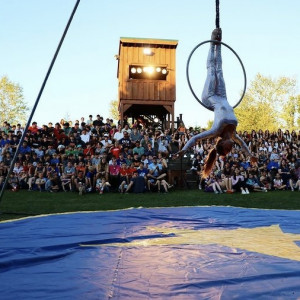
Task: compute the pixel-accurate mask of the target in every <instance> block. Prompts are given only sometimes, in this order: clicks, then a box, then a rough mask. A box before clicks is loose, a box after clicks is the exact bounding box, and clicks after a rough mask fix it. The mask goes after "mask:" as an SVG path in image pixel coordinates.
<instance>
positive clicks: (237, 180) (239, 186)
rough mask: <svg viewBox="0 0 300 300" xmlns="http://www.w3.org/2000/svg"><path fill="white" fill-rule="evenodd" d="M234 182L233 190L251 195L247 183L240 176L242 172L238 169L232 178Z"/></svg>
mask: <svg viewBox="0 0 300 300" xmlns="http://www.w3.org/2000/svg"><path fill="white" fill-rule="evenodd" d="M231 180H232V188H233V189H234V190H235V191H237V192H241V193H242V194H243V195H244V194H249V190H248V188H247V186H246V181H245V178H244V176H243V175H241V174H240V170H239V169H238V168H236V169H235V171H234V175H233V176H231Z"/></svg>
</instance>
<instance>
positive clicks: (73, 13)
mask: <svg viewBox="0 0 300 300" xmlns="http://www.w3.org/2000/svg"><path fill="white" fill-rule="evenodd" d="M79 2H80V0H77V2H76V4H75V6H74V8H73V11H72V13H71V16H70V18H69V21H68V23H67V25H66V27H65V30H64V33H63V35H62V37H61V39H60V42H59V44H58V46H57V49H56V51H55V54H54V56H53V58H52V61H51V64H50V66H49V68H48V72H47V74H46V76H45V79H44V81H43V84H42V86H41V89H40V92H39V94H38V96H37V98H36V100H35V103H34V106H33V108H32V111H31V113H30V116H29V118H28V121H27V124H26V126H25V129H24V131H23V134H22V137H21V139H20V141H19V144H18V147H17V149H16V152H15V155H14V157H13V159H12V161H11V164H10V168H9V170H8V173H7V176H6V178H5V181H4V183H3V186H2V188H1V191H0V202H1V200H2V196H3V194H4V190H5V188H6V185H7V182H8V179H9V176H10V174H11V172H12V171H13V169H14V165H15V162H16V159H17V156H18V153H19V149H20V146H21V145H22V143H23V142H24V139H25V136H26V133H27V131H28V127H29V125H30V123H31V120H32V117H33V115H34V113H35V110H36V108H37V106H38V104H39V101H40V98H41V96H42V93H43V91H44V88H45V86H46V83H47V80H48V77H49V76H50V73H51V70H52V68H53V66H54V63H55V60H56V58H57V55H58V53H59V50H60V48H61V46H62V44H63V42H64V39H65V36H66V34H67V32H68V29H69V27H70V25H71V22H72V19H73V16H74V15H75V12H76V10H77V7H78V5H79Z"/></svg>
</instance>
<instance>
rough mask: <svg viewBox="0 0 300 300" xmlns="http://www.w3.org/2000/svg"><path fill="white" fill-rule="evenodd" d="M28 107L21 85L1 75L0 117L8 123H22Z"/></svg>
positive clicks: (24, 120)
mask: <svg viewBox="0 0 300 300" xmlns="http://www.w3.org/2000/svg"><path fill="white" fill-rule="evenodd" d="M28 109H29V108H28V106H27V104H26V102H25V101H24V96H23V89H22V88H21V86H20V85H19V84H16V83H13V82H12V81H10V80H9V79H8V77H6V76H3V77H2V78H1V79H0V119H1V120H2V121H7V122H9V123H10V124H17V123H23V124H24V123H25V122H26V120H27V111H28Z"/></svg>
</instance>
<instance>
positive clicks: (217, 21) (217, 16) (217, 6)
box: [216, 0, 220, 28]
mask: <svg viewBox="0 0 300 300" xmlns="http://www.w3.org/2000/svg"><path fill="white" fill-rule="evenodd" d="M219 4H220V1H219V0H216V28H220V10H219Z"/></svg>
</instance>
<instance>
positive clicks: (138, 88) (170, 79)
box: [119, 44, 176, 104]
mask: <svg viewBox="0 0 300 300" xmlns="http://www.w3.org/2000/svg"><path fill="white" fill-rule="evenodd" d="M143 49H144V47H141V45H136V44H135V45H132V46H131V45H130V46H127V45H125V46H123V45H122V46H121V49H120V65H119V95H120V98H119V99H120V100H121V101H122V100H126V99H128V100H129V99H130V100H139V101H138V102H140V101H141V102H143V101H147V100H148V101H149V100H153V101H157V102H159V101H172V102H174V101H175V100H176V89H175V84H176V82H175V81H176V61H175V51H176V49H175V47H169V46H168V45H167V46H166V47H164V46H162V45H156V47H152V48H151V47H150V49H151V50H152V52H154V55H151V56H147V55H145V54H144V53H143ZM132 64H136V65H141V66H147V65H153V66H156V65H159V66H166V67H167V68H168V72H169V73H168V75H167V80H150V79H145V80H144V79H129V65H132ZM158 104H159V103H158Z"/></svg>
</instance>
